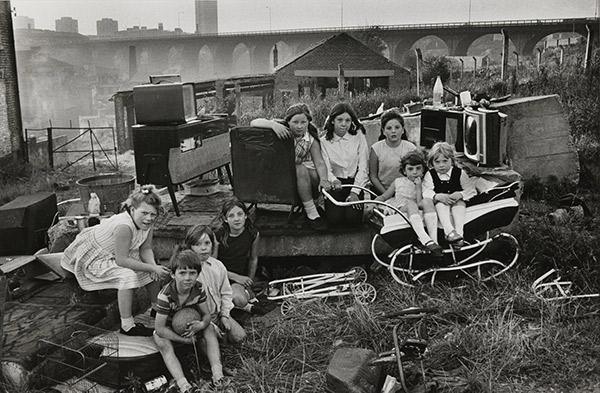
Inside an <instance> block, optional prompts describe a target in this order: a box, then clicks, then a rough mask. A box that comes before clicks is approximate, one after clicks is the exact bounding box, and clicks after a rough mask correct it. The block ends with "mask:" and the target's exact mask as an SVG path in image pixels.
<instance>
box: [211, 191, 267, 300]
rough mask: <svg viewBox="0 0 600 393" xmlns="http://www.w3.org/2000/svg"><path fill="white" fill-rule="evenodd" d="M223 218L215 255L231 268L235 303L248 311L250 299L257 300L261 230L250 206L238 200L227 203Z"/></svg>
mask: <svg viewBox="0 0 600 393" xmlns="http://www.w3.org/2000/svg"><path fill="white" fill-rule="evenodd" d="M220 219H221V221H222V225H221V227H220V228H219V229H217V231H216V232H215V235H216V238H217V246H216V247H215V252H214V253H213V255H215V256H216V258H217V259H218V260H220V261H221V262H223V264H224V265H225V267H226V268H227V276H228V277H229V281H230V282H231V289H232V290H233V304H234V305H235V306H236V307H238V308H247V307H249V306H248V302H249V300H251V299H254V294H253V293H252V285H253V284H254V276H255V275H256V268H257V267H258V231H257V230H256V229H255V228H254V225H253V224H252V221H251V220H250V219H249V218H248V210H247V209H246V206H245V205H244V204H243V203H242V202H241V201H240V200H239V199H237V198H233V199H230V200H228V201H226V202H225V203H224V204H223V208H222V209H221V216H220ZM248 311H249V308H248Z"/></svg>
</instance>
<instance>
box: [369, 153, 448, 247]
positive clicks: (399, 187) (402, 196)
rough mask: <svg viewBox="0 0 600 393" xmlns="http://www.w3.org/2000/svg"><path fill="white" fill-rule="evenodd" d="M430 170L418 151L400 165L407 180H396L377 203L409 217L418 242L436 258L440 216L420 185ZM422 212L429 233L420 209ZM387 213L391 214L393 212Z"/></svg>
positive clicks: (408, 156)
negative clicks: (383, 203) (386, 204)
mask: <svg viewBox="0 0 600 393" xmlns="http://www.w3.org/2000/svg"><path fill="white" fill-rule="evenodd" d="M425 168H427V164H426V162H425V158H424V157H423V155H422V154H421V152H419V151H418V150H412V151H410V152H408V153H407V154H406V155H405V156H404V157H402V160H401V161H400V170H401V171H402V174H404V176H401V177H398V178H396V180H394V183H392V185H391V186H390V187H389V188H388V189H387V190H386V191H385V192H384V193H383V194H381V195H380V196H378V197H377V198H375V200H376V201H382V202H383V201H387V203H389V204H390V205H392V206H394V207H397V208H398V209H400V211H402V212H403V213H405V214H407V215H408V220H409V221H410V224H411V226H412V228H413V229H414V231H415V233H416V234H417V236H418V238H419V241H420V242H421V244H423V245H424V246H425V247H426V248H427V249H429V250H430V251H431V252H432V254H434V255H438V256H439V255H441V254H442V248H441V247H440V246H439V244H438V243H437V215H436V213H435V207H434V206H433V203H432V202H431V200H430V199H423V192H422V189H421V181H422V178H423V175H424V172H425ZM420 207H421V208H423V213H424V220H425V224H426V225H427V232H426V231H425V227H424V226H423V219H422V218H421V214H420V211H419V208H420ZM389 210H390V211H386V213H388V214H394V212H393V211H392V210H391V209H389Z"/></svg>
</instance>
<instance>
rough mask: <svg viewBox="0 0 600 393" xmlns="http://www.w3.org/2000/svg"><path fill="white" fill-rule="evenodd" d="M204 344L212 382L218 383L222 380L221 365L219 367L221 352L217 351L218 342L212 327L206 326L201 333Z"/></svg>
mask: <svg viewBox="0 0 600 393" xmlns="http://www.w3.org/2000/svg"><path fill="white" fill-rule="evenodd" d="M202 335H203V337H204V342H205V345H206V347H205V353H206V357H207V358H208V363H210V370H211V371H212V379H213V381H218V380H219V379H221V378H223V365H221V350H220V349H219V340H218V338H217V333H216V332H215V328H214V326H213V325H212V323H211V324H210V325H208V326H207V327H206V329H204V330H203V331H202Z"/></svg>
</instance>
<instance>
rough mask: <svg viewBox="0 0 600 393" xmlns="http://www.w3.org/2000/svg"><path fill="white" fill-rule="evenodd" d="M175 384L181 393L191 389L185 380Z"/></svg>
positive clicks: (179, 380)
mask: <svg viewBox="0 0 600 393" xmlns="http://www.w3.org/2000/svg"><path fill="white" fill-rule="evenodd" d="M175 382H176V383H177V387H178V388H179V391H181V392H185V391H186V390H188V389H190V388H191V387H192V385H190V383H189V382H188V380H187V378H181V379H178V380H177V381H175Z"/></svg>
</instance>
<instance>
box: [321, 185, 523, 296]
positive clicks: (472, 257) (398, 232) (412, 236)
mask: <svg viewBox="0 0 600 393" xmlns="http://www.w3.org/2000/svg"><path fill="white" fill-rule="evenodd" d="M342 187H352V188H360V189H361V190H363V191H365V192H367V193H369V194H370V195H372V196H373V197H375V196H376V195H375V194H374V193H373V192H372V191H371V190H369V189H366V188H363V187H357V186H355V185H344V186H342ZM518 187H519V183H518V182H514V183H510V184H507V185H503V186H497V187H495V188H492V189H491V190H488V191H487V192H485V193H481V194H478V195H477V196H475V197H474V198H472V199H471V200H469V201H467V210H466V217H465V228H464V230H465V236H466V240H468V241H469V244H465V245H464V246H462V247H453V246H450V245H448V244H444V243H442V242H441V244H440V245H441V246H442V247H444V250H443V253H442V255H443V257H442V258H436V257H434V256H433V255H432V254H431V253H430V252H429V251H428V250H427V249H424V248H423V247H422V246H421V244H420V243H419V241H418V239H417V236H416V233H415V232H414V230H413V228H412V226H411V224H410V222H409V221H408V219H407V217H406V215H405V214H403V213H402V212H401V211H400V210H399V209H397V208H396V207H394V206H391V205H390V204H388V203H385V202H380V201H375V200H362V201H356V202H340V201H336V200H335V199H334V198H333V197H332V196H331V195H330V194H329V193H328V192H327V191H326V190H322V192H323V195H324V196H325V197H326V198H327V199H329V200H330V201H331V202H332V203H333V204H335V205H337V206H353V205H359V204H367V203H371V204H376V205H379V206H384V207H387V208H388V209H391V210H393V211H394V212H395V213H396V214H394V215H391V216H386V215H384V214H383V213H382V212H381V211H380V210H378V209H375V210H374V212H375V213H376V216H378V217H379V218H378V221H381V223H378V224H377V225H378V226H380V230H379V233H378V234H376V235H375V236H374V237H373V240H372V242H371V252H372V254H373V258H374V259H375V261H376V262H377V263H379V264H381V265H383V266H385V267H387V268H388V270H389V271H390V274H391V275H392V277H393V278H394V280H396V281H397V282H398V283H400V284H402V285H406V286H412V285H414V284H415V283H416V282H417V281H423V280H429V281H430V282H431V284H433V283H434V282H435V281H436V280H437V279H440V278H442V277H444V278H446V279H456V278H460V277H468V278H472V279H474V280H477V281H487V280H490V279H492V278H494V277H497V276H498V275H500V274H502V273H504V272H506V271H507V270H508V269H510V268H511V267H512V266H513V265H514V264H515V262H516V261H517V259H518V256H519V243H518V242H517V240H516V239H515V238H514V237H513V236H512V235H510V234H507V233H499V234H497V235H494V236H492V237H490V236H489V231H491V230H493V229H496V228H500V227H503V226H506V225H509V224H510V223H511V221H512V220H513V218H514V217H515V215H516V214H517V212H518V209H519V203H518V201H517V199H516V191H517V190H518ZM482 235H484V238H483V239H478V238H479V237H481V236H482ZM438 238H439V239H443V238H444V236H443V233H442V232H441V231H440V229H439V228H438ZM381 240H383V241H384V242H385V243H387V245H389V246H390V247H391V248H392V249H393V251H392V252H391V253H389V254H388V256H387V258H381V257H380V256H378V255H377V251H376V248H377V247H376V245H377V242H379V241H381ZM384 259H385V260H384Z"/></svg>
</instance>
